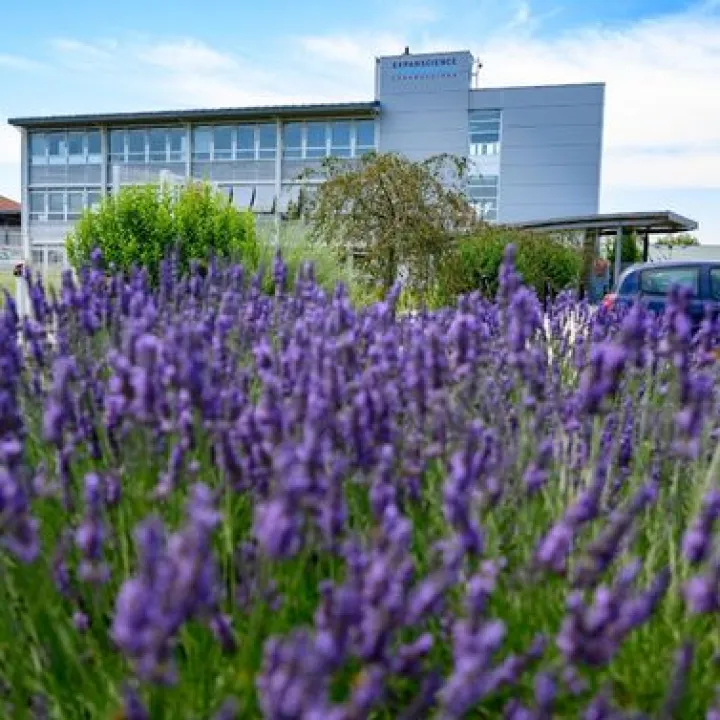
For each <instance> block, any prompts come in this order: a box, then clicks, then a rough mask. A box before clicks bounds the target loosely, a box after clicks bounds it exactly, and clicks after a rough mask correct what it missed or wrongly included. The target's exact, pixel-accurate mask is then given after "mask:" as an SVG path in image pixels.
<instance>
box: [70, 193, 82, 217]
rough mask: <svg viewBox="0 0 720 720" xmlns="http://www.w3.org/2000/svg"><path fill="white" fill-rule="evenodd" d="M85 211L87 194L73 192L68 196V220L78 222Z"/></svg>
mask: <svg viewBox="0 0 720 720" xmlns="http://www.w3.org/2000/svg"><path fill="white" fill-rule="evenodd" d="M84 210H85V193H84V192H83V191H82V190H71V191H70V192H68V196H67V219H68V220H77V219H79V218H80V216H81V215H82V214H83V211H84Z"/></svg>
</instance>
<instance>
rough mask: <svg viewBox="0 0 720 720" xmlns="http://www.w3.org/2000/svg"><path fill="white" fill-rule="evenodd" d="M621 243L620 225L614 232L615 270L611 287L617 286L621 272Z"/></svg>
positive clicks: (621, 229) (621, 232)
mask: <svg viewBox="0 0 720 720" xmlns="http://www.w3.org/2000/svg"><path fill="white" fill-rule="evenodd" d="M622 241H623V228H622V225H618V227H617V230H616V231H615V269H614V272H613V285H615V286H616V285H617V281H618V280H619V279H620V273H621V272H622Z"/></svg>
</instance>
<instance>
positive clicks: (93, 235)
mask: <svg viewBox="0 0 720 720" xmlns="http://www.w3.org/2000/svg"><path fill="white" fill-rule="evenodd" d="M95 248H98V249H100V250H101V251H102V253H103V257H104V259H105V262H106V263H108V264H113V265H114V267H115V268H116V269H117V270H119V271H123V272H129V271H130V270H131V269H132V268H133V267H142V268H145V269H146V270H147V272H148V274H149V275H150V278H151V279H152V280H153V281H154V280H155V279H156V278H157V276H158V272H159V268H160V263H161V262H162V260H163V258H164V257H166V256H167V255H168V253H169V252H171V251H175V252H176V253H177V257H178V262H179V266H180V269H181V271H185V270H187V268H188V266H189V264H190V261H191V260H198V261H200V262H203V261H207V258H208V257H209V256H210V255H213V254H214V255H216V256H217V257H224V258H233V259H236V260H238V261H239V262H243V263H244V264H246V265H248V266H250V267H255V266H256V265H257V261H258V252H259V251H258V244H257V239H256V235H255V221H254V217H253V215H252V213H249V212H243V211H240V210H238V209H237V208H235V207H233V206H232V204H230V203H229V202H228V199H227V197H226V196H225V195H223V194H222V193H219V192H216V191H215V190H214V189H213V188H212V187H211V186H210V185H209V184H207V183H189V184H187V185H184V186H181V187H174V188H168V187H158V186H157V185H132V186H129V187H125V188H122V189H121V190H120V191H119V192H118V193H117V194H116V195H110V196H108V197H106V198H105V199H104V200H103V202H102V203H101V205H100V207H99V208H98V209H97V210H91V211H87V212H86V213H85V214H84V215H83V217H82V218H81V219H80V220H79V222H78V223H77V224H76V226H75V228H74V229H73V230H72V232H71V233H70V234H69V236H68V238H67V249H68V257H69V259H70V262H71V263H72V264H73V266H74V267H76V268H78V267H81V266H83V265H85V264H87V263H88V262H89V261H90V255H91V253H92V251H93V250H94V249H95Z"/></svg>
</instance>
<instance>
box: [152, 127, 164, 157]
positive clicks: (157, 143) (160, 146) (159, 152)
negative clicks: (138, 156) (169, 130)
mask: <svg viewBox="0 0 720 720" xmlns="http://www.w3.org/2000/svg"><path fill="white" fill-rule="evenodd" d="M166 141H167V138H166V133H165V130H158V129H157V128H155V129H153V130H151V131H150V138H149V143H150V162H165V161H166V160H167V147H166Z"/></svg>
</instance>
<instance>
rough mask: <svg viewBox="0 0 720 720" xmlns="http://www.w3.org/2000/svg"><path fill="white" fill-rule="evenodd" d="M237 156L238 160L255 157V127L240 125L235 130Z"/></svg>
mask: <svg viewBox="0 0 720 720" xmlns="http://www.w3.org/2000/svg"><path fill="white" fill-rule="evenodd" d="M237 157H238V159H240V160H254V159H255V128H254V126H252V125H241V126H240V127H239V128H238V131H237Z"/></svg>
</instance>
